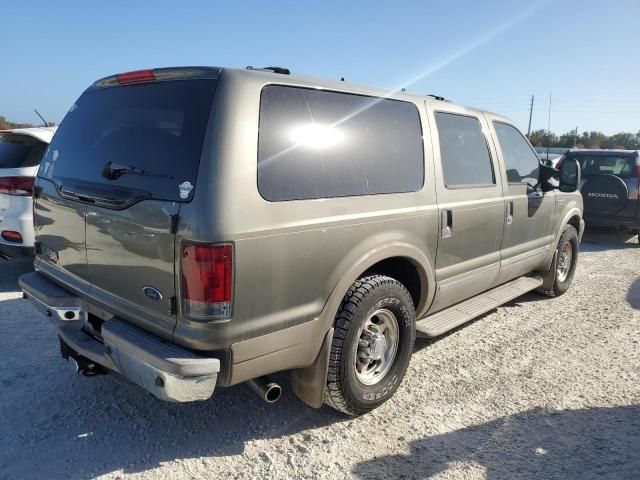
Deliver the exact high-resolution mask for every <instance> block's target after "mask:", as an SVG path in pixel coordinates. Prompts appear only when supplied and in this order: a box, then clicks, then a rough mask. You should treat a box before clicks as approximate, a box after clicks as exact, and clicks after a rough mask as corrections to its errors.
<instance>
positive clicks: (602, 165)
mask: <svg viewBox="0 0 640 480" xmlns="http://www.w3.org/2000/svg"><path fill="white" fill-rule="evenodd" d="M568 156H570V157H572V158H575V159H576V160H578V161H579V162H580V168H581V171H582V172H581V174H582V178H591V177H594V176H596V175H616V176H617V177H620V178H635V176H636V157H635V156H634V155H632V154H631V155H630V154H615V153H611V154H595V155H594V154H587V153H578V154H569V155H568Z"/></svg>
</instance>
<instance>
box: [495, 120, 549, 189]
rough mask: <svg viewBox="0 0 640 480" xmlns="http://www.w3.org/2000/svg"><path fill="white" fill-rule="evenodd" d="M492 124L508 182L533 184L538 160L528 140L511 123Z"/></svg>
mask: <svg viewBox="0 0 640 480" xmlns="http://www.w3.org/2000/svg"><path fill="white" fill-rule="evenodd" d="M493 126H494V127H495V129H496V133H497V134H498V142H500V148H501V149H502V156H503V158H504V163H505V168H506V169H507V180H508V181H509V183H528V184H529V185H531V186H535V185H536V184H537V183H538V175H539V173H540V160H539V158H538V155H537V154H536V153H535V151H534V150H533V149H532V148H531V146H530V145H529V142H527V141H526V140H525V138H524V137H523V136H522V134H521V133H520V132H519V131H518V130H517V129H516V128H515V127H513V126H511V125H508V124H506V123H501V122H493Z"/></svg>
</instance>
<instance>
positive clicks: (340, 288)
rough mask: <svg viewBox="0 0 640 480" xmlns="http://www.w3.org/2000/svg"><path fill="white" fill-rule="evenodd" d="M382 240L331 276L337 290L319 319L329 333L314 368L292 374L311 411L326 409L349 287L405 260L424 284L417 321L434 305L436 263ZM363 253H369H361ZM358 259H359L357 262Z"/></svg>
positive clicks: (407, 247)
mask: <svg viewBox="0 0 640 480" xmlns="http://www.w3.org/2000/svg"><path fill="white" fill-rule="evenodd" d="M384 235H385V236H386V235H387V234H384ZM379 240H380V238H379V237H374V238H370V239H367V240H365V241H364V242H362V244H360V245H358V246H357V247H355V248H354V249H353V250H352V253H351V254H349V255H347V257H345V259H344V260H343V261H342V262H341V263H340V265H338V267H337V268H336V273H335V274H334V275H332V276H331V281H335V287H334V288H333V290H332V293H331V295H330V296H329V299H328V300H327V302H326V304H325V306H324V308H323V309H322V312H321V314H320V317H319V318H321V319H322V320H321V322H322V324H323V329H322V331H323V332H327V333H325V335H323V336H319V338H318V345H317V346H314V351H317V352H319V353H318V355H317V356H316V359H315V361H314V362H313V363H312V364H311V365H309V366H308V367H305V368H300V369H296V370H292V372H291V373H292V384H293V390H294V393H295V394H296V395H297V396H298V398H300V400H302V401H303V402H305V403H306V404H307V405H309V406H311V407H314V408H320V407H321V406H322V402H323V398H324V387H325V383H326V378H327V371H328V366H329V362H328V359H329V354H330V353H331V341H332V336H329V334H330V333H331V332H332V331H333V321H334V318H335V315H336V312H337V311H338V308H339V306H340V302H342V299H343V298H344V295H345V294H346V293H347V290H348V289H349V287H350V286H351V285H352V284H353V283H354V282H355V281H356V280H357V279H358V278H359V277H360V276H362V274H363V273H364V272H366V271H367V270H368V269H370V268H371V267H372V266H374V265H375V264H376V263H378V262H380V261H382V260H386V259H388V258H394V257H401V258H405V259H407V260H409V261H410V262H412V263H413V264H414V265H415V266H416V269H417V271H418V274H419V275H420V280H421V284H422V295H421V296H420V303H419V305H418V307H417V308H416V318H420V316H421V315H424V313H425V312H426V310H427V308H428V307H429V305H431V302H432V301H433V297H434V294H435V275H434V271H433V268H432V266H431V265H432V264H433V263H432V262H430V260H429V258H427V256H426V255H425V254H424V253H423V252H422V251H421V250H420V249H419V248H417V247H416V246H414V245H412V244H410V243H407V242H403V241H399V240H392V241H388V242H386V243H384V244H380V243H379ZM369 244H375V245H376V246H375V247H372V246H371V245H369ZM369 247H370V248H369ZM363 251H364V252H365V253H358V252H363ZM354 256H356V258H357V260H355V261H354ZM347 265H349V267H348V268H347V267H346V266H347Z"/></svg>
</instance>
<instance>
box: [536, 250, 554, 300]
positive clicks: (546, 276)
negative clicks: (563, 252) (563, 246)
mask: <svg viewBox="0 0 640 480" xmlns="http://www.w3.org/2000/svg"><path fill="white" fill-rule="evenodd" d="M557 266H558V250H556V251H555V253H554V254H553V260H551V266H550V268H549V270H547V271H546V272H542V276H541V277H542V285H541V286H540V290H545V291H546V290H551V289H552V288H553V283H554V282H555V281H556V273H557V271H556V268H557Z"/></svg>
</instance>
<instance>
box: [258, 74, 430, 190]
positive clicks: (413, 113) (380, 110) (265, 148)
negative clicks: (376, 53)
mask: <svg viewBox="0 0 640 480" xmlns="http://www.w3.org/2000/svg"><path fill="white" fill-rule="evenodd" d="M423 184H424V152H423V146H422V128H421V125H420V117H419V115H418V110H417V108H416V107H415V105H413V104H411V103H407V102H401V101H397V100H389V99H382V98H373V97H366V96H360V95H352V94H345V93H336V92H327V91H320V90H310V89H305V88H297V87H284V86H276V85H272V86H267V87H265V88H264V89H263V90H262V96H261V99H260V133H259V140H258V189H259V191H260V194H261V195H262V196H263V197H264V198H265V199H267V200H269V201H284V200H301V199H312V198H329V197H345V196H354V195H372V194H382V193H401V192H414V191H417V190H420V189H421V188H422V185H423Z"/></svg>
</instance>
